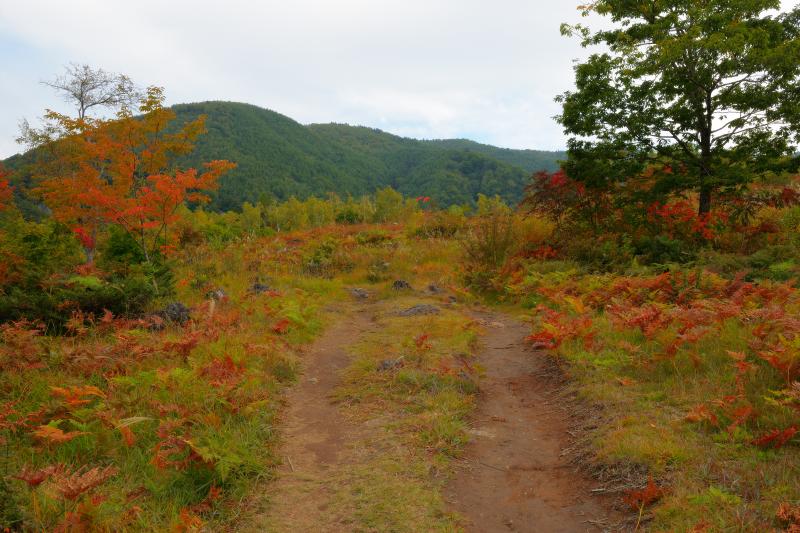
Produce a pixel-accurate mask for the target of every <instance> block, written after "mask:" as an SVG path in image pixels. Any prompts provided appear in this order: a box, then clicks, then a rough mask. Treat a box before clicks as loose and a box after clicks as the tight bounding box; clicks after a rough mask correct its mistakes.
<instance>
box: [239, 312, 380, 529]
mask: <svg viewBox="0 0 800 533" xmlns="http://www.w3.org/2000/svg"><path fill="white" fill-rule="evenodd" d="M370 324H371V320H370V313H369V312H368V310H367V309H366V308H365V307H362V308H360V309H358V310H357V311H355V312H347V313H345V314H344V315H343V316H342V317H340V318H339V320H338V322H337V323H335V324H334V325H333V326H332V327H330V328H329V329H328V330H326V331H325V333H323V335H322V336H321V337H320V338H319V339H317V341H316V342H314V344H313V345H312V346H311V348H310V350H309V351H308V352H307V353H306V354H305V356H304V357H303V374H302V375H301V376H300V379H299V381H298V383H297V384H296V385H295V386H294V387H292V388H291V389H290V390H289V391H288V392H287V395H286V403H287V407H286V410H285V412H284V413H283V416H282V417H281V418H282V426H283V427H282V433H283V439H282V440H283V442H282V445H281V447H280V452H279V453H280V458H281V460H282V461H283V463H284V464H283V466H282V467H281V469H280V473H279V476H278V479H277V480H275V481H274V482H273V483H271V484H270V485H269V488H268V494H267V502H268V503H267V506H268V509H267V510H266V512H264V513H263V514H261V515H259V516H256V517H255V519H254V520H252V521H250V523H249V524H248V525H247V526H246V527H244V528H242V529H239V530H240V531H287V532H288V531H347V530H348V528H347V525H346V524H347V523H348V522H349V518H348V517H342V516H336V515H335V511H332V509H331V508H332V507H335V506H331V505H330V504H331V502H330V499H331V496H332V495H333V494H334V489H335V487H334V486H332V485H335V483H336V481H335V479H331V478H332V477H333V478H335V477H336V474H335V472H334V471H335V470H336V469H337V467H339V466H341V465H342V464H348V463H350V462H351V460H352V459H353V457H352V455H353V454H356V453H358V452H357V450H354V449H353V447H352V445H353V444H354V443H357V442H359V441H360V440H361V438H362V435H361V433H362V431H363V429H362V428H360V427H358V426H356V425H354V424H352V423H350V422H348V421H347V420H346V419H345V418H344V417H343V416H342V414H341V413H340V411H339V407H338V406H337V405H336V404H334V403H333V402H332V400H331V395H332V394H333V392H334V389H335V388H336V386H337V385H339V383H340V381H341V379H340V372H341V370H343V369H344V368H345V367H347V365H348V363H349V362H350V358H349V356H348V354H347V347H348V346H350V345H351V344H352V343H353V342H354V341H355V340H356V339H358V337H359V336H360V335H361V334H363V333H364V332H365V331H367V330H368V329H369V328H370Z"/></svg>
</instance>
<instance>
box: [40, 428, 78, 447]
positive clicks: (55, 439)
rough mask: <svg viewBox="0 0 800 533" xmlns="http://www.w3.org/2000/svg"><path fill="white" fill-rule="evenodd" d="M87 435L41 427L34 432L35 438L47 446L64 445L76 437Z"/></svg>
mask: <svg viewBox="0 0 800 533" xmlns="http://www.w3.org/2000/svg"><path fill="white" fill-rule="evenodd" d="M81 435H86V432H85V431H67V432H64V431H63V430H61V429H60V428H58V427H56V426H50V425H45V426H39V427H38V428H36V429H35V430H34V431H33V436H34V437H36V438H38V439H40V440H42V441H44V442H45V443H47V444H64V443H65V442H69V441H71V440H72V439H74V438H76V437H80V436H81Z"/></svg>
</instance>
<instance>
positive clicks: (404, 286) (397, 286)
mask: <svg viewBox="0 0 800 533" xmlns="http://www.w3.org/2000/svg"><path fill="white" fill-rule="evenodd" d="M392 288H393V289H394V290H396V291H403V290H411V285H410V284H409V283H408V282H407V281H406V280H404V279H397V280H395V281H394V283H392Z"/></svg>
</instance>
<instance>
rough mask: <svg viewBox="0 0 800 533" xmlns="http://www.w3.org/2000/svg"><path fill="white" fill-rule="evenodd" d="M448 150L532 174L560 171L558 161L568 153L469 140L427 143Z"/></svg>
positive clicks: (444, 140)
mask: <svg viewBox="0 0 800 533" xmlns="http://www.w3.org/2000/svg"><path fill="white" fill-rule="evenodd" d="M427 142H429V143H431V144H434V145H436V146H438V147H440V148H444V149H447V150H469V151H472V152H478V153H479V154H483V155H486V156H489V157H491V158H493V159H497V160H498V161H502V162H503V163H508V164H509V165H513V166H515V167H519V168H522V169H524V170H526V171H528V172H530V173H533V172H538V171H539V170H547V171H549V172H553V171H555V170H557V169H558V161H560V160H562V159H566V157H567V154H566V152H550V151H546V150H514V149H511V148H499V147H497V146H492V145H490V144H481V143H477V142H475V141H470V140H469V139H439V140H433V141H427Z"/></svg>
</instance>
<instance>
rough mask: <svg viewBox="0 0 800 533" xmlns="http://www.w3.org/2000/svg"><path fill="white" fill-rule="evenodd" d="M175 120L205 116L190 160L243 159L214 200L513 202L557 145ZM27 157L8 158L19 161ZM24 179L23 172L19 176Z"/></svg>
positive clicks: (220, 115)
mask: <svg viewBox="0 0 800 533" xmlns="http://www.w3.org/2000/svg"><path fill="white" fill-rule="evenodd" d="M173 109H174V110H175V113H176V114H177V120H176V121H175V122H176V124H178V125H179V124H183V123H185V122H187V121H190V120H192V119H194V118H196V117H197V116H199V115H206V116H207V120H206V127H207V129H208V133H207V134H206V135H203V136H201V137H200V139H199V140H198V142H197V145H196V149H195V151H194V152H193V153H192V154H191V155H190V156H187V157H185V158H184V161H182V164H184V165H191V166H195V165H199V164H200V163H202V162H204V161H209V160H213V159H227V160H230V161H234V162H236V163H237V165H238V167H237V168H236V169H235V170H233V171H231V172H230V173H228V174H226V175H225V176H223V178H222V179H221V180H220V189H219V191H218V192H217V193H216V195H215V198H214V201H213V204H212V207H213V208H215V209H220V210H229V209H238V208H239V207H240V206H241V204H242V203H243V202H245V201H250V202H255V201H257V200H258V199H259V198H261V197H263V196H264V195H266V196H272V197H275V198H277V199H286V198H288V197H290V196H293V195H294V196H298V197H301V198H304V197H308V196H311V195H317V196H324V195H325V194H327V193H329V192H333V193H337V194H339V195H342V196H346V195H348V194H351V195H360V194H368V193H372V192H374V191H375V190H376V189H379V188H382V187H385V186H387V185H390V186H392V187H394V188H395V189H397V190H398V191H400V192H402V193H403V194H405V195H407V196H430V197H431V198H432V199H433V201H434V202H435V203H437V204H438V205H442V206H446V205H452V204H464V203H470V202H473V201H474V200H475V198H476V196H477V195H478V193H483V194H486V195H495V194H498V195H500V196H501V197H502V198H504V199H505V200H506V201H508V202H511V203H515V202H517V201H518V200H519V199H520V198H521V197H522V191H523V189H524V187H525V185H526V183H527V181H528V178H529V177H530V174H531V172H533V171H535V170H540V169H547V170H553V169H555V168H556V165H557V163H556V161H557V160H559V159H562V158H563V157H564V154H563V153H561V152H537V151H533V150H509V149H503V148H497V147H494V146H488V145H484V144H479V143H476V142H473V141H468V140H463V139H454V140H434V141H420V140H414V139H407V138H403V137H398V136H396V135H392V134H389V133H386V132H383V131H380V130H377V129H372V128H366V127H358V126H349V125H344V124H312V125H308V126H304V125H302V124H300V123H298V122H296V121H294V120H292V119H290V118H288V117H286V116H284V115H281V114H279V113H276V112H274V111H270V110H267V109H263V108H260V107H257V106H254V105H249V104H242V103H234V102H201V103H192V104H179V105H176V106H173ZM24 159H25V157H24V156H15V157H14V158H11V159H10V160H9V161H8V166H9V167H11V168H15V167H16V168H19V167H21V166H23V165H21V163H23V162H24ZM18 179H24V176H20V177H18Z"/></svg>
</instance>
